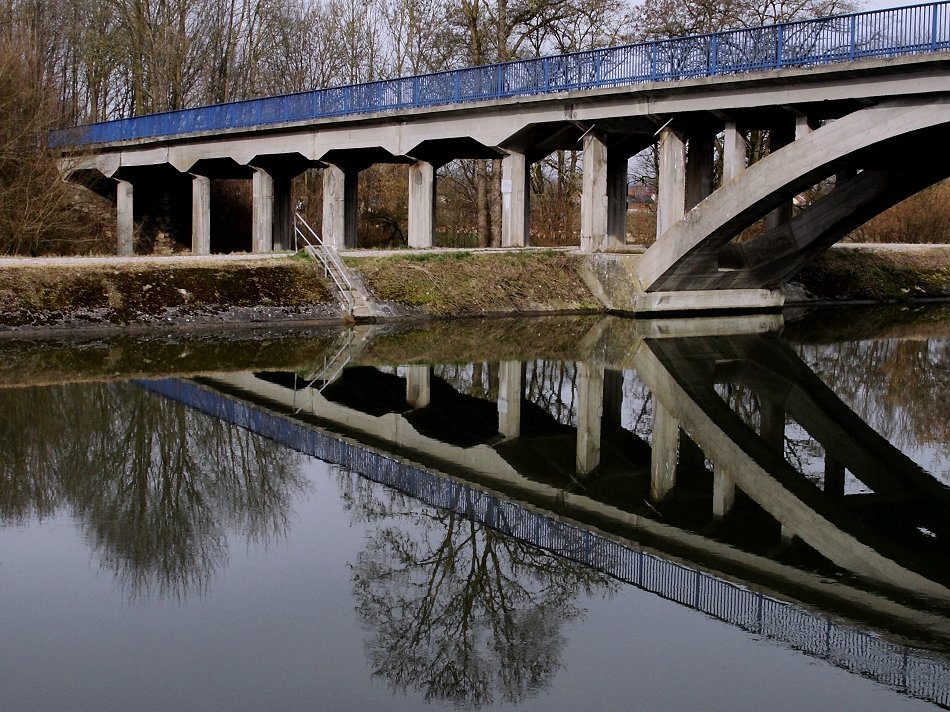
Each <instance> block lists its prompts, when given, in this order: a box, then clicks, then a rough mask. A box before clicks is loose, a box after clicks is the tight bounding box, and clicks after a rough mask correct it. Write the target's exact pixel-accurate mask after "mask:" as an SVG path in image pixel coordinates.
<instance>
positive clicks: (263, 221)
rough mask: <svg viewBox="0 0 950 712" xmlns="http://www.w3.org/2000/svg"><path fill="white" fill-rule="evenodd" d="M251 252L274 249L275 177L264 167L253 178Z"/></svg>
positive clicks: (257, 169) (257, 170) (255, 172)
mask: <svg viewBox="0 0 950 712" xmlns="http://www.w3.org/2000/svg"><path fill="white" fill-rule="evenodd" d="M251 204H252V214H253V217H252V222H253V224H252V228H251V252H270V251H271V250H273V249H274V178H273V176H272V175H271V174H270V173H268V172H267V171H265V170H264V169H262V168H256V169H255V170H254V176H253V177H252V178H251Z"/></svg>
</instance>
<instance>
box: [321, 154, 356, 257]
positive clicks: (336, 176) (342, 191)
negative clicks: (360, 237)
mask: <svg viewBox="0 0 950 712" xmlns="http://www.w3.org/2000/svg"><path fill="white" fill-rule="evenodd" d="M358 186H359V171H357V170H354V169H351V170H344V169H342V168H340V167H339V166H335V165H332V164H331V165H329V166H327V167H326V168H324V169H323V236H322V239H323V243H324V244H325V245H330V246H332V247H335V248H336V249H338V250H342V249H344V248H347V247H356V244H357V237H356V197H357V188H358Z"/></svg>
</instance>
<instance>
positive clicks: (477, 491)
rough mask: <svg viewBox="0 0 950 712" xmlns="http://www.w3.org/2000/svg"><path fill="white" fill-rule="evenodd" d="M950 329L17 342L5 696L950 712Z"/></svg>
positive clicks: (611, 325) (44, 700)
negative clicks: (948, 500)
mask: <svg viewBox="0 0 950 712" xmlns="http://www.w3.org/2000/svg"><path fill="white" fill-rule="evenodd" d="M776 328H778V329H782V330H783V331H784V337H781V338H780V337H779V336H778V335H777V334H776V333H769V330H770V329H776ZM670 331H674V332H677V333H679V334H680V335H678V336H671V335H670V333H669V332H670ZM730 332H732V335H729V336H723V335H722V333H726V334H729V333H730ZM741 332H745V333H741ZM762 332H765V333H762ZM948 334H950V318H948V316H947V314H946V312H941V311H939V310H929V311H926V312H913V313H904V314H898V315H895V314H894V313H892V312H887V313H883V312H861V313H854V312H847V313H830V312H825V313H822V314H818V315H811V316H809V317H807V318H805V319H803V320H799V321H795V322H792V321H788V322H787V323H786V324H785V325H784V326H782V325H781V324H776V323H774V322H770V321H769V320H768V319H763V320H756V319H753V320H751V321H735V322H732V323H725V322H720V323H716V324H713V323H710V322H706V323H705V324H703V325H701V326H697V325H696V324H695V323H694V324H689V323H681V322H675V323H674V322H666V323H665V325H664V326H662V327H655V326H650V325H649V324H640V325H637V326H634V324H633V322H630V321H622V320H618V319H607V320H605V319H586V320H584V319H568V320H560V321H553V320H535V321H524V320H523V321H520V322H497V321H495V322H488V323H484V324H464V325H458V324H455V325H430V326H427V327H416V328H413V329H408V328H403V327H399V328H395V327H388V328H385V329H381V330H379V329H377V330H372V329H370V330H360V331H357V332H339V331H334V330H326V331H320V332H307V333H302V334H300V335H299V336H298V337H297V338H290V336H288V335H285V334H269V333H257V334H246V333H245V334H239V335H234V337H233V339H230V340H228V339H224V338H222V337H217V336H214V337H212V336H207V335H205V336H202V337H195V338H190V337H186V336H183V335H176V336H167V337H161V338H156V339H153V340H147V341H124V340H114V341H90V342H83V343H63V344H50V343H45V344H36V343H32V344H29V343H15V342H8V343H3V344H0V351H2V352H3V353H2V354H0V355H2V356H3V361H4V363H5V364H6V366H4V367H3V368H4V369H5V370H3V371H2V375H0V379H2V383H3V384H4V387H2V388H0V448H2V453H3V458H2V462H0V600H2V602H3V609H2V613H0V709H2V710H8V709H9V710H129V709H135V710H168V709H181V710H260V709H288V710H298V709H300V710H302V709H308V710H311V709H320V710H322V709H341V710H363V709H386V710H410V709H412V710H415V709H420V708H426V709H457V708H466V709H470V708H486V709H496V708H497V709H508V708H517V709H524V710H533V709H544V710H552V709H553V710H562V709H563V710H577V709H597V708H605V709H606V708H612V709H645V710H683V709H709V710H759V709H764V708H768V709H770V710H824V709H828V710H841V709H864V710H897V709H927V708H931V709H932V708H934V707H935V706H937V707H940V706H943V707H946V706H948V705H950V574H948V573H947V572H950V567H948V566H947V565H946V564H947V563H948V562H947V547H946V544H945V542H946V540H947V539H946V537H947V535H948V534H950V532H945V527H946V525H945V524H944V522H946V521H950V519H948V518H947V517H946V514H947V513H948V512H950V505H948V504H945V495H946V487H945V483H946V482H948V481H950V446H948V441H950V438H948V427H950V426H948V422H947V416H946V410H945V403H946V401H947V397H948V396H950V375H948V360H947V356H948V351H950V339H948ZM670 423H674V424H679V425H680V426H682V429H683V431H684V432H685V433H688V435H689V437H688V438H687V437H686V436H685V435H684V436H680V437H678V438H677V437H675V433H676V432H677V428H675V427H673V428H672V430H670ZM776 423H778V425H776ZM664 428H665V430H664ZM670 432H672V433H674V437H673V438H672V442H673V443H674V445H673V449H672V450H671V449H670V445H669V442H671V439H670V436H669V433H670ZM664 443H665V444H664ZM671 453H672V465H671V466H668V467H666V469H664V468H663V463H669V462H670V456H671ZM315 455H320V456H321V457H316V456H315ZM727 456H728V457H727ZM364 475H366V476H364ZM374 480H375V481H374ZM383 483H390V484H383ZM390 485H393V486H390ZM434 503H437V504H438V505H440V506H435V504H434ZM806 525H807V526H806ZM815 532H819V534H818V535H816V534H815ZM535 544H541V545H542V546H541V547H539V546H536V545H535ZM945 592H946V595H945Z"/></svg>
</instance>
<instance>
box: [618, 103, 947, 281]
mask: <svg viewBox="0 0 950 712" xmlns="http://www.w3.org/2000/svg"><path fill="white" fill-rule="evenodd" d="M948 128H950V97H947V96H937V97H934V96H930V97H922V98H917V97H915V98H908V99H896V100H890V101H886V102H882V103H880V104H877V105H875V106H869V107H867V108H865V109H861V110H859V111H856V112H854V113H851V114H849V115H847V116H845V117H843V118H841V119H838V120H836V121H833V122H830V123H828V124H826V125H824V126H822V127H821V128H819V129H817V130H815V131H813V132H811V133H809V134H807V135H806V136H804V137H802V138H800V139H799V140H796V141H794V142H792V143H790V144H788V145H787V146H785V147H783V148H781V149H779V150H778V151H775V152H774V153H772V154H770V155H769V156H767V157H766V158H764V159H762V160H761V161H759V162H758V163H756V164H754V165H753V166H751V167H749V168H748V169H747V170H745V171H743V172H742V173H740V174H739V175H738V176H737V177H736V178H734V179H733V180H731V181H729V182H727V183H726V184H725V185H723V186H722V187H721V188H719V189H718V190H716V191H715V192H714V193H712V194H711V195H710V196H709V197H707V198H706V199H705V200H703V201H702V202H701V203H700V204H699V205H698V206H696V207H695V208H693V209H692V210H690V211H689V212H688V213H686V215H685V216H684V217H683V218H682V219H680V220H679V221H677V222H676V223H674V224H673V225H672V226H670V228H669V229H668V230H666V232H664V233H663V234H662V235H660V236H659V238H658V240H657V242H656V243H655V244H654V245H652V246H651V247H650V249H649V250H647V252H646V253H645V254H644V255H643V257H642V259H641V260H640V261H639V264H638V265H637V273H638V276H639V278H640V280H641V284H642V286H643V288H644V289H645V290H646V291H649V292H656V291H680V290H697V289H726V288H739V287H742V288H762V287H771V286H775V285H777V284H780V283H781V282H782V281H783V280H784V279H786V278H787V277H788V275H789V273H794V271H797V269H799V268H800V267H801V266H802V264H804V262H806V261H807V260H809V259H811V258H812V257H814V256H815V255H817V254H818V253H819V252H820V251H821V250H823V249H824V248H825V247H827V246H829V245H830V244H832V243H834V242H835V241H837V240H838V239H840V238H841V237H842V236H843V235H844V234H846V232H847V231H848V229H850V228H851V227H853V226H855V221H856V220H860V222H863V221H864V220H866V219H868V218H869V217H871V216H872V215H873V214H876V213H877V212H880V211H881V210H883V209H884V208H886V207H890V205H892V204H894V203H895V202H898V201H899V200H901V199H903V197H907V195H910V194H912V193H914V192H917V191H918V190H921V189H922V188H924V187H926V186H927V185H930V184H932V183H934V182H936V181H937V180H939V179H940V178H942V177H945V176H946V175H950V168H948V167H947V163H948V162H947V161H946V160H943V159H945V156H944V155H943V154H945V153H946V152H947V149H946V148H945V147H944V146H943V145H942V144H946V140H945V139H944V141H942V142H936V143H933V145H931V143H932V142H933V138H934V135H935V134H938V135H945V134H946V132H947V131H948ZM912 149H916V150H915V151H914V153H911V150H912ZM909 155H912V156H913V162H911V160H908V156H909ZM921 158H923V159H925V160H921ZM911 163H912V164H911ZM855 169H865V170H863V172H862V173H861V174H859V176H858V177H857V178H856V179H855V183H854V185H852V186H850V187H849V186H848V184H847V182H845V183H844V184H843V185H842V186H841V187H840V188H839V189H838V190H841V192H840V193H838V190H835V191H834V192H833V193H832V194H831V195H829V196H828V197H827V198H826V200H824V201H819V203H817V204H816V205H815V206H814V207H812V208H810V209H808V210H806V211H805V212H804V213H802V215H801V216H799V219H798V220H797V221H792V223H791V224H789V225H787V226H782V227H781V228H779V229H777V231H773V232H772V234H767V235H763V236H762V237H761V238H759V239H758V240H755V241H753V243H757V244H755V245H753V244H751V243H750V245H749V246H747V247H746V248H745V249H740V250H735V251H732V252H729V253H727V254H726V255H725V256H724V259H723V261H722V263H720V257H719V252H720V250H721V249H722V248H723V247H724V246H725V245H726V244H727V243H728V242H729V241H730V240H732V239H733V238H734V237H735V236H736V235H738V234H739V233H740V232H741V231H742V230H743V229H744V228H746V227H748V226H749V225H751V224H752V223H753V222H755V221H756V220H758V219H759V218H761V217H762V216H764V215H765V214H766V213H768V212H769V211H771V210H774V209H775V208H777V207H779V206H781V205H782V204H784V203H787V202H788V201H790V200H791V199H792V198H793V197H794V196H795V195H797V194H798V193H800V192H801V191H802V190H804V189H806V188H808V187H810V186H812V185H814V184H815V183H816V182H818V181H820V180H822V179H824V178H827V177H829V176H831V175H834V174H835V173H838V172H840V171H844V170H855ZM836 193H837V195H836ZM892 198H894V199H892ZM812 210H815V211H816V212H814V213H812V212H811V211H812ZM860 222H858V223H857V224H860ZM777 251H779V252H781V254H780V255H778V256H777V257H776V256H775V253H776V252H777Z"/></svg>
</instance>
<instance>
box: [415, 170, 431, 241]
mask: <svg viewBox="0 0 950 712" xmlns="http://www.w3.org/2000/svg"><path fill="white" fill-rule="evenodd" d="M434 243H435V166H433V165H432V164H431V163H427V162H426V161H416V162H415V163H413V164H412V165H411V166H409V247H432V245H433V244H434Z"/></svg>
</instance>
